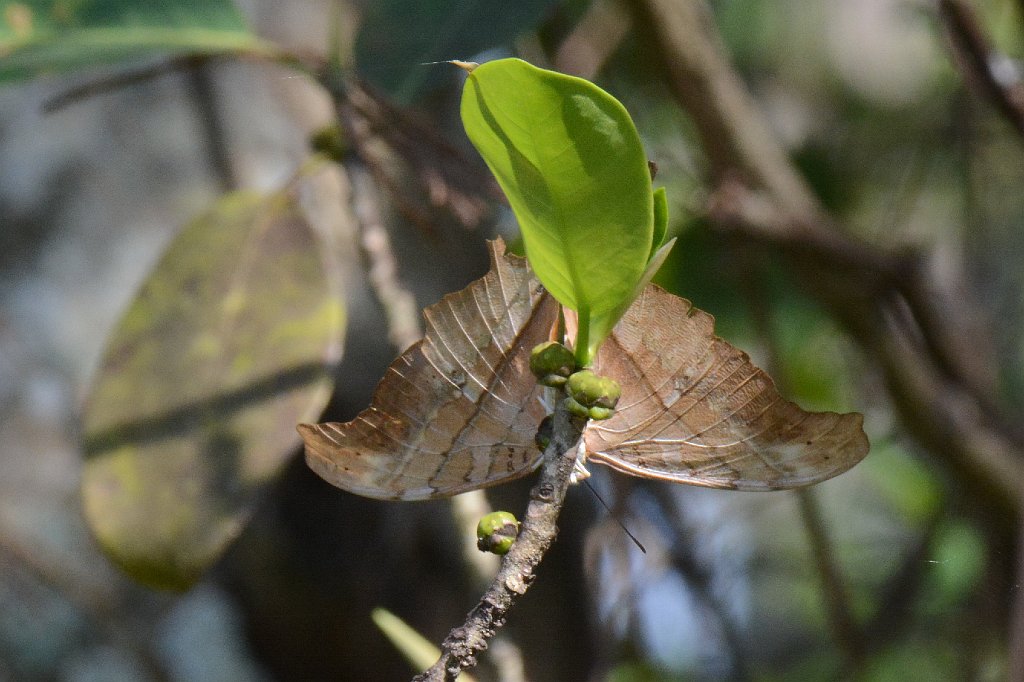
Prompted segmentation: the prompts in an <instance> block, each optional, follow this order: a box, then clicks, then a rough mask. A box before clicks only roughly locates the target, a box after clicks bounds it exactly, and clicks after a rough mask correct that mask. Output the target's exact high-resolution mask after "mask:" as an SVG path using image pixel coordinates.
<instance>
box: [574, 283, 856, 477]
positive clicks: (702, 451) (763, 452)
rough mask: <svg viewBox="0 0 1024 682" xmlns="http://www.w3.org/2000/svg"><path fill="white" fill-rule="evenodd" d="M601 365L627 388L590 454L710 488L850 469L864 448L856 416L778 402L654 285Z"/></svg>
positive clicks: (710, 323)
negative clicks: (810, 410) (811, 410)
mask: <svg viewBox="0 0 1024 682" xmlns="http://www.w3.org/2000/svg"><path fill="white" fill-rule="evenodd" d="M595 369H596V371H597V372H598V373H600V374H604V375H607V376H611V377H613V378H615V379H616V380H618V381H619V382H620V383H621V385H622V397H621V399H620V400H619V405H618V407H617V408H616V410H615V413H614V415H613V416H612V418H611V419H608V420H606V421H601V422H590V424H589V425H588V426H587V429H586V432H585V435H584V438H585V443H586V447H587V456H588V458H589V459H591V460H594V461H597V462H600V463H602V464H606V465H608V466H611V467H613V468H615V469H618V470H620V471H623V472H625V473H628V474H634V475H637V476H644V477H650V478H658V479H664V480H669V481H675V482H679V483H689V484H693V485H700V486H706V487H710V488H732V489H737V490H778V489H782V488H795V487H799V486H804V485H810V484H812V483H817V482H819V481H823V480H825V479H827V478H831V477H832V476H835V475H837V474H840V473H842V472H843V471H846V470H847V469H849V468H850V467H852V466H853V465H854V464H856V463H857V462H859V461H860V460H861V459H863V458H864V456H865V455H866V454H867V451H868V441H867V437H866V436H865V435H864V431H863V429H862V423H863V417H862V416H861V415H859V414H836V413H834V412H819V413H813V412H806V411H804V410H803V409H801V408H800V407H799V406H797V405H796V404H794V403H791V402H789V401H787V400H785V399H783V398H782V396H781V395H779V392H778V391H777V390H776V389H775V386H774V384H773V382H772V380H771V378H770V377H769V376H768V375H767V374H765V373H764V372H763V371H761V370H760V369H758V368H757V367H755V366H754V365H753V364H752V363H751V362H750V358H749V357H747V354H746V353H744V352H742V351H740V350H738V349H736V348H734V347H733V346H731V345H729V344H728V343H726V342H725V341H723V340H722V339H720V338H718V337H716V336H715V335H714V318H712V317H711V316H710V315H708V314H707V313H705V312H703V311H701V310H698V309H697V308H694V307H693V306H692V304H691V303H690V302H689V301H687V300H685V299H682V298H679V297H678V296H674V295H672V294H670V293H668V292H666V291H664V290H662V289H660V288H659V287H657V286H654V285H649V286H648V287H647V288H646V289H644V291H643V293H642V294H641V295H640V297H639V298H638V299H637V301H636V302H635V303H634V304H633V306H632V307H631V308H630V309H629V310H628V311H627V313H626V314H625V315H624V316H623V318H622V320H620V322H619V324H618V325H616V327H615V330H614V331H613V332H612V335H611V337H610V338H609V339H608V340H607V341H606V342H605V343H604V344H603V345H602V346H601V350H600V351H599V353H598V356H597V359H596V362H595Z"/></svg>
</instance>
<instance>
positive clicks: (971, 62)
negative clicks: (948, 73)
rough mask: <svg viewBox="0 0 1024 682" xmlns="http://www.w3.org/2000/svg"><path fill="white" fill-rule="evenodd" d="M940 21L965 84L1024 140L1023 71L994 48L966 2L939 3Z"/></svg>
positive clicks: (942, 0)
mask: <svg viewBox="0 0 1024 682" xmlns="http://www.w3.org/2000/svg"><path fill="white" fill-rule="evenodd" d="M939 17H940V18H941V19H942V23H943V24H944V25H945V27H946V31H947V33H948V34H949V37H950V42H951V44H952V48H953V53H954V56H955V57H956V59H954V62H955V64H956V67H957V68H958V69H960V71H961V72H962V73H963V76H964V80H965V81H967V82H968V83H969V84H972V85H974V86H975V87H976V88H977V89H978V90H980V91H981V94H982V95H983V96H985V97H986V98H987V99H989V100H990V101H991V102H992V104H993V105H995V107H996V109H998V110H999V112H1000V113H1001V114H1002V115H1003V117H1005V118H1006V120H1007V121H1009V122H1010V125H1012V126H1013V128H1014V130H1016V131H1017V133H1018V134H1019V135H1022V136H1024V79H1022V74H1021V69H1020V67H1019V66H1018V65H1016V64H1015V63H1014V61H1013V60H1012V59H1011V58H1010V57H1008V56H1007V55H1005V54H1003V53H1001V52H999V51H998V50H995V49H993V48H992V46H991V44H990V43H989V40H988V37H987V36H986V35H985V31H984V29H983V28H982V26H981V22H980V21H978V17H977V14H976V13H975V11H974V9H973V8H972V7H971V6H970V5H968V4H967V3H966V2H964V1H963V0H939Z"/></svg>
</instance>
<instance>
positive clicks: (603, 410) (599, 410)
mask: <svg viewBox="0 0 1024 682" xmlns="http://www.w3.org/2000/svg"><path fill="white" fill-rule="evenodd" d="M588 412H589V414H590V418H591V419H597V420H601V419H607V418H608V417H610V416H612V414H613V413H614V412H615V410H613V409H612V408H610V407H599V406H597V405H595V406H593V407H591V408H590V409H589V410H588Z"/></svg>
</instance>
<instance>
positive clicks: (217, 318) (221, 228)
mask: <svg viewBox="0 0 1024 682" xmlns="http://www.w3.org/2000/svg"><path fill="white" fill-rule="evenodd" d="M325 254H326V249H323V248H322V247H321V245H320V243H319V242H318V241H317V239H315V237H314V235H313V233H312V232H311V230H310V228H309V226H308V225H307V224H306V222H305V220H304V219H303V217H302V216H301V214H300V213H299V211H298V209H297V207H296V206H295V205H294V201H293V198H292V196H291V194H289V193H285V192H281V193H277V194H273V195H269V196H263V195H258V194H255V193H238V194H234V195H229V196H228V197H225V198H224V199H223V200H222V201H221V202H220V203H219V204H217V205H216V207H214V209H213V210H211V211H210V212H209V213H207V214H206V215H203V216H201V217H200V218H198V219H197V220H195V221H194V222H193V223H192V224H191V225H190V226H189V227H187V228H186V229H185V230H184V231H183V232H182V233H181V235H179V237H178V238H177V239H176V240H175V242H174V243H173V244H172V245H171V247H170V249H169V250H168V251H167V253H166V254H165V255H164V257H163V259H162V260H161V261H160V263H159V264H158V265H157V267H156V269H155V270H154V271H153V273H152V274H151V275H150V277H149V279H148V280H147V281H146V283H145V285H144V286H143V288H142V290H141V291H140V293H139V294H138V296H137V298H136V299H135V301H134V303H133V304H132V306H131V307H130V309H129V310H128V312H127V313H126V314H125V316H124V318H123V319H122V320H121V322H120V324H119V326H118V327H117V328H116V330H115V331H114V332H113V334H112V336H111V340H110V342H109V344H108V347H107V351H106V355H105V358H104V360H103V362H102V365H101V367H100V370H99V373H98V375H97V378H96V381H95V383H94V386H93V389H92V394H91V396H90V397H89V400H88V403H87V406H86V410H85V414H84V430H85V465H84V472H83V479H82V497H83V503H84V507H85V514H86V517H87V519H88V523H89V525H90V526H91V528H92V530H93V532H94V534H95V536H96V538H97V539H98V540H99V542H100V544H101V546H102V547H103V549H104V550H105V551H106V552H107V553H108V555H109V556H110V557H111V558H112V559H113V560H114V561H115V562H116V563H118V564H119V565H120V566H121V567H122V568H123V569H124V570H125V571H127V572H128V573H129V574H131V575H132V576H133V577H135V578H137V579H138V580H140V581H142V582H144V583H147V584H149V585H152V586H156V587H165V588H185V587H188V586H189V585H191V584H192V583H193V582H194V581H195V580H196V579H197V578H198V577H199V576H200V575H201V574H202V572H203V571H204V570H205V569H206V568H207V567H209V566H210V565H211V564H212V563H213V562H214V561H215V560H216V559H217V558H218V557H219V556H220V554H221V553H222V552H223V551H224V549H225V548H226V547H227V545H228V543H229V542H230V541H231V540H232V539H234V538H235V537H236V536H237V535H238V534H239V532H240V531H241V530H242V528H243V527H244V525H245V523H246V521H247V520H248V518H249V516H250V514H251V512H252V510H253V507H254V505H255V503H256V501H257V499H258V498H259V496H260V494H261V493H262V492H263V491H264V490H265V489H266V487H267V485H268V484H269V483H270V482H271V481H272V480H273V479H274V477H275V476H276V475H277V474H278V472H279V470H280V469H281V468H282V465H283V464H284V463H285V462H286V461H287V460H288V459H289V458H290V457H291V456H292V455H293V454H295V453H296V452H297V450H298V445H299V438H298V435H297V434H296V433H295V424H296V423H297V422H300V421H306V420H309V419H313V418H316V417H318V416H319V414H320V412H321V411H322V409H323V407H324V406H325V404H326V401H327V398H328V397H329V393H330V387H331V382H330V372H331V370H332V368H333V366H334V365H335V364H336V362H337V360H338V358H339V356H340V351H341V348H340V339H341V338H342V327H343V324H344V322H343V319H344V312H343V307H342V300H341V297H340V294H339V293H338V291H337V286H336V285H334V284H332V283H333V282H337V281H338V279H339V278H338V277H337V273H336V272H335V266H333V265H332V262H331V261H329V260H325V258H324V256H325ZM325 267H326V269H325Z"/></svg>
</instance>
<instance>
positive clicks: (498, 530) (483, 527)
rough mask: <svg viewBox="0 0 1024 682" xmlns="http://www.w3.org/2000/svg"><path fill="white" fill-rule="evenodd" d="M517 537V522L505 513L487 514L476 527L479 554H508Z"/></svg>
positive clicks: (509, 514) (513, 517)
mask: <svg viewBox="0 0 1024 682" xmlns="http://www.w3.org/2000/svg"><path fill="white" fill-rule="evenodd" d="M518 535H519V521H518V520H517V519H516V517H515V516H514V515H513V514H511V513H509V512H506V511H497V512H491V513H490V514H487V515H486V516H484V517H483V518H482V519H480V523H478V524H477V526H476V546H477V548H478V549H479V550H480V551H481V552H491V553H492V554H498V555H503V554H508V550H510V549H511V548H512V543H513V542H515V541H516V537H517V536H518Z"/></svg>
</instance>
